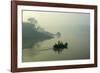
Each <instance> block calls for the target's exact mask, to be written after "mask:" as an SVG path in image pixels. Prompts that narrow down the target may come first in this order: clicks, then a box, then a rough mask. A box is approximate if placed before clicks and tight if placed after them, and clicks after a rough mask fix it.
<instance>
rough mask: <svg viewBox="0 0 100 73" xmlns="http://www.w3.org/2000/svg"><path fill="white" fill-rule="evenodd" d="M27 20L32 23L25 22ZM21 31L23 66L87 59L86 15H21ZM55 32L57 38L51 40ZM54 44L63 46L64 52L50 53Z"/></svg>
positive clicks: (88, 38) (36, 13)
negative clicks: (65, 46)
mask: <svg viewBox="0 0 100 73" xmlns="http://www.w3.org/2000/svg"><path fill="white" fill-rule="evenodd" d="M29 14H30V15H29ZM30 16H33V19H31V20H30V22H28V21H26V19H27V18H29V17H30ZM47 18H48V19H47ZM46 19H47V20H46ZM22 30H23V31H22V61H23V62H35V61H56V60H80V59H89V58H90V14H88V13H87V14H86V13H54V12H35V11H23V25H22ZM57 32H59V35H60V34H61V35H60V36H59V37H57V36H55V34H56V33H57ZM58 41H61V42H62V43H66V42H67V43H68V45H67V48H63V49H54V47H53V46H54V45H55V44H56V43H58Z"/></svg>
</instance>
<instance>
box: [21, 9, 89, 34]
mask: <svg viewBox="0 0 100 73" xmlns="http://www.w3.org/2000/svg"><path fill="white" fill-rule="evenodd" d="M28 18H34V19H36V20H37V22H38V23H37V24H36V25H38V26H40V27H42V28H44V29H45V30H46V31H49V32H51V33H56V32H58V31H60V32H62V31H65V30H66V31H70V30H72V29H74V28H79V29H80V27H83V29H87V28H85V27H87V26H89V25H90V14H89V13H71V12H70V13H67V12H66V13H63V12H40V11H23V22H27V21H28ZM76 30H77V29H76ZM71 32H72V31H71Z"/></svg>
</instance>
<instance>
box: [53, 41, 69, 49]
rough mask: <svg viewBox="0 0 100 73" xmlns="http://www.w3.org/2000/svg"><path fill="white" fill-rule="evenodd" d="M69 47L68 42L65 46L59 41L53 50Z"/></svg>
mask: <svg viewBox="0 0 100 73" xmlns="http://www.w3.org/2000/svg"><path fill="white" fill-rule="evenodd" d="M67 47H68V43H67V42H66V43H65V44H63V43H62V42H61V41H58V43H57V44H55V45H54V46H53V48H57V49H61V48H62V49H63V48H67Z"/></svg>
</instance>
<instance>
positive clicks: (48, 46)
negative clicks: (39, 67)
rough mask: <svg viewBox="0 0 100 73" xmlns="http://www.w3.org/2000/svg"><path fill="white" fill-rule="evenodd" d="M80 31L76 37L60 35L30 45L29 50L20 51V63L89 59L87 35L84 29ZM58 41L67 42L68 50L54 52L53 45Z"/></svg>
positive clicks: (73, 35)
mask: <svg viewBox="0 0 100 73" xmlns="http://www.w3.org/2000/svg"><path fill="white" fill-rule="evenodd" d="M82 30H83V32H82V33H78V34H76V35H75V34H68V33H67V34H66V35H65V34H62V36H61V37H60V38H52V39H48V40H44V41H41V42H38V43H36V44H34V45H32V46H31V48H24V49H23V50H22V52H23V53H22V61H23V62H33V61H55V60H77V59H89V58H90V44H89V41H90V40H89V33H88V32H87V30H85V29H82ZM79 32H80V31H79ZM86 32H87V33H86ZM58 40H60V41H62V42H63V43H65V42H68V48H65V49H63V50H62V51H54V49H53V45H54V44H55V43H57V41H58ZM32 42H34V41H32Z"/></svg>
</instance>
